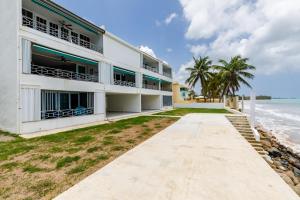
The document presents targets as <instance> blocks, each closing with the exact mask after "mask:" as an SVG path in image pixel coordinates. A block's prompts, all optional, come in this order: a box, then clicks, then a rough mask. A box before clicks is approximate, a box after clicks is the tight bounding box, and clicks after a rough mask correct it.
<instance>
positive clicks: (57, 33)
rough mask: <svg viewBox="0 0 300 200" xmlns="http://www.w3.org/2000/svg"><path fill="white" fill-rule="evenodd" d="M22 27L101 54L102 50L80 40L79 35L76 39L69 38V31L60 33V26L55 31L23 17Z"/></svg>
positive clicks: (46, 25)
mask: <svg viewBox="0 0 300 200" xmlns="http://www.w3.org/2000/svg"><path fill="white" fill-rule="evenodd" d="M23 26H27V27H30V28H33V29H36V30H38V31H41V32H43V33H47V34H49V35H52V36H54V37H57V38H60V39H62V40H65V41H68V42H70V43H72V44H76V45H79V46H82V47H85V48H87V49H91V50H94V51H97V52H100V53H103V49H102V48H99V47H97V45H95V44H94V43H92V42H88V41H86V40H82V39H80V38H79V35H78V37H74V36H71V34H70V31H69V33H65V32H63V31H61V29H60V28H61V27H60V26H59V28H58V29H56V28H53V27H50V26H48V24H43V23H40V22H38V21H36V20H34V19H32V18H29V17H26V16H23Z"/></svg>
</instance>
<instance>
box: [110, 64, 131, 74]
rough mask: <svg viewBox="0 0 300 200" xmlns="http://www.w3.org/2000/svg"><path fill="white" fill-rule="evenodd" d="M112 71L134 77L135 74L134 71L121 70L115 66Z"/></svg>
mask: <svg viewBox="0 0 300 200" xmlns="http://www.w3.org/2000/svg"><path fill="white" fill-rule="evenodd" d="M114 71H116V72H119V73H121V74H130V75H135V72H134V71H130V70H127V69H123V68H120V67H116V66H114Z"/></svg>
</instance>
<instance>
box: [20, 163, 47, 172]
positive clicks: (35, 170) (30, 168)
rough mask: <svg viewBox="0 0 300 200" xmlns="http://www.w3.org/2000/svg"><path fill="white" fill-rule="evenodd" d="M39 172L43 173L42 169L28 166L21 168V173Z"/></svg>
mask: <svg viewBox="0 0 300 200" xmlns="http://www.w3.org/2000/svg"><path fill="white" fill-rule="evenodd" d="M40 171H43V169H42V168H39V167H36V166H33V165H30V164H29V165H27V166H25V167H24V168H23V172H28V173H35V172H40Z"/></svg>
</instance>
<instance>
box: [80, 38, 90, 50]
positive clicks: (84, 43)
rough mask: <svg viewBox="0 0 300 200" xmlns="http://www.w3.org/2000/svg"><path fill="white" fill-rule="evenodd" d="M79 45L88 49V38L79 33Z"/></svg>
mask: <svg viewBox="0 0 300 200" xmlns="http://www.w3.org/2000/svg"><path fill="white" fill-rule="evenodd" d="M80 46H83V47H86V48H88V49H90V38H89V37H87V36H85V35H81V34H80Z"/></svg>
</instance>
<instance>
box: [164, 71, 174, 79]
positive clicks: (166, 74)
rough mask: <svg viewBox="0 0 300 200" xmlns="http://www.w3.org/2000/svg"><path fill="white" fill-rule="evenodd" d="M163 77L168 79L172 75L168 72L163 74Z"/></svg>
mask: <svg viewBox="0 0 300 200" xmlns="http://www.w3.org/2000/svg"><path fill="white" fill-rule="evenodd" d="M163 75H164V76H166V77H169V78H172V74H170V73H168V72H163Z"/></svg>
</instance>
